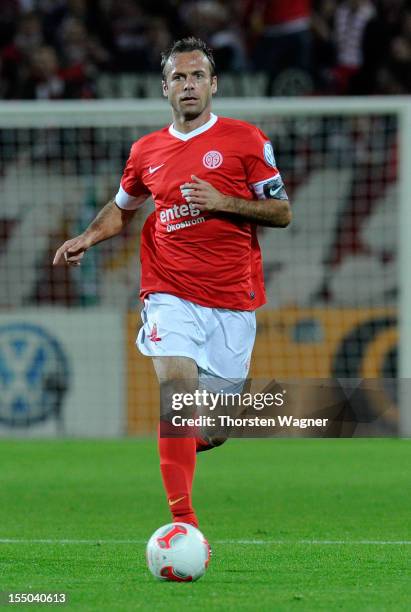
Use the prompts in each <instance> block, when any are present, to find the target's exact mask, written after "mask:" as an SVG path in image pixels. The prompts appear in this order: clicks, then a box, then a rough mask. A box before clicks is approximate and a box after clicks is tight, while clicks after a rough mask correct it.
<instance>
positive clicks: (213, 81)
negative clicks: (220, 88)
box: [211, 75, 217, 95]
mask: <svg viewBox="0 0 411 612" xmlns="http://www.w3.org/2000/svg"><path fill="white" fill-rule="evenodd" d="M211 93H212V94H213V95H214V94H216V93H217V77H216V76H215V75H214V76H213V77H211Z"/></svg>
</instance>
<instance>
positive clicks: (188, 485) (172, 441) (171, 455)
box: [158, 425, 198, 527]
mask: <svg viewBox="0 0 411 612" xmlns="http://www.w3.org/2000/svg"><path fill="white" fill-rule="evenodd" d="M163 436H164V427H163V428H162V427H161V425H160V428H159V437H158V448H159V454H160V470H161V475H162V478H163V484H164V488H165V491H166V494H167V499H168V505H169V508H170V511H171V514H172V515H173V520H174V521H175V522H183V523H190V524H191V525H194V526H195V527H198V520H197V517H196V515H195V512H194V510H193V506H192V497H191V491H192V484H193V477H194V470H195V463H196V441H195V438H193V437H178V438H171V437H170V438H168V437H163Z"/></svg>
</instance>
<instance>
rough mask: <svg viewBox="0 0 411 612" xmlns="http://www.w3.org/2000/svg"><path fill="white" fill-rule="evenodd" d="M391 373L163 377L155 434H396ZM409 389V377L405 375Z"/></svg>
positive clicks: (395, 413) (410, 392) (396, 419)
mask: <svg viewBox="0 0 411 612" xmlns="http://www.w3.org/2000/svg"><path fill="white" fill-rule="evenodd" d="M397 383H398V381H397V380H396V379H361V378H358V379H352V378H344V379H300V380H282V381H278V380H275V379H253V380H252V379H246V380H225V379H215V378H213V377H208V378H206V377H203V379H202V380H200V386H199V382H198V379H197V380H181V379H179V380H173V381H165V382H164V383H162V384H161V385H160V389H161V402H160V425H161V427H160V435H161V436H164V437H170V436H171V437H174V436H175V437H187V436H188V437H191V436H193V435H197V434H196V432H197V431H201V432H202V433H205V435H219V434H220V433H221V434H222V437H224V436H225V437H228V436H230V437H240V438H242V437H252V438H253V437H258V438H260V437H263V438H265V437H277V436H292V437H294V436H298V435H303V436H306V437H330V438H340V437H344V438H347V437H353V436H355V437H357V436H358V437H381V436H390V437H391V436H393V435H397V434H398V407H397V396H398V389H397V387H398V384H397ZM408 385H409V394H410V395H411V380H410V381H408Z"/></svg>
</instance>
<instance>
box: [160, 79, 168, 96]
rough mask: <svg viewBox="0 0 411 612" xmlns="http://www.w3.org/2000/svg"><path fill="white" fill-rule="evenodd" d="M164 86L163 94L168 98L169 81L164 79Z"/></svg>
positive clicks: (162, 82)
mask: <svg viewBox="0 0 411 612" xmlns="http://www.w3.org/2000/svg"><path fill="white" fill-rule="evenodd" d="M161 84H162V87H163V96H164V97H165V98H167V96H168V85H167V81H164V80H162V81H161Z"/></svg>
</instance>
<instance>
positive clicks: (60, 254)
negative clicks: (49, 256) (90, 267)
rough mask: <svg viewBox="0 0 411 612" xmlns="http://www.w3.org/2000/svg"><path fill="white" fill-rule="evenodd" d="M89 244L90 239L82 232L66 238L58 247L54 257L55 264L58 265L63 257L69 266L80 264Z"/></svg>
mask: <svg viewBox="0 0 411 612" xmlns="http://www.w3.org/2000/svg"><path fill="white" fill-rule="evenodd" d="M89 246H90V244H89V241H88V240H87V239H86V238H85V237H84V236H83V235H82V234H81V235H80V236H77V237H76V238H72V239H71V240H66V242H64V243H63V244H62V245H61V247H59V248H58V249H57V251H56V254H55V255H54V259H53V266H57V265H58V264H59V263H60V262H61V261H62V260H63V259H64V263H66V264H67V265H68V266H79V265H80V263H81V260H82V258H83V256H84V253H85V252H86V251H87V249H88V248H89Z"/></svg>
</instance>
